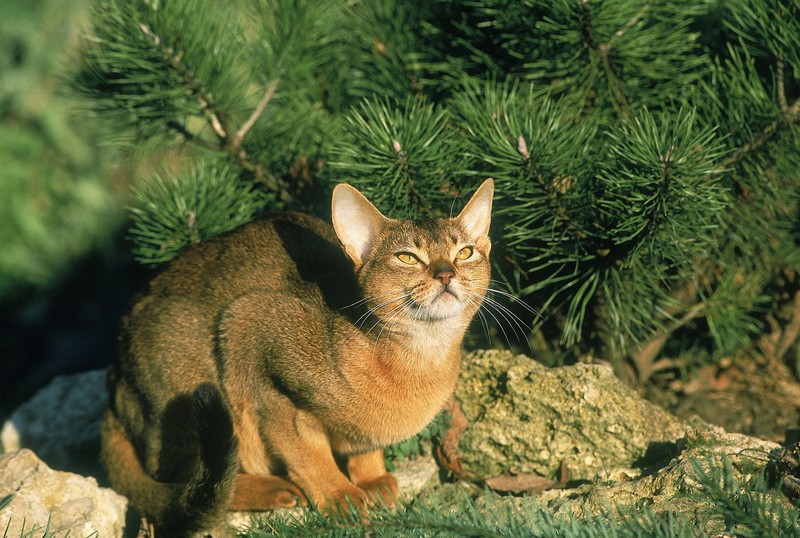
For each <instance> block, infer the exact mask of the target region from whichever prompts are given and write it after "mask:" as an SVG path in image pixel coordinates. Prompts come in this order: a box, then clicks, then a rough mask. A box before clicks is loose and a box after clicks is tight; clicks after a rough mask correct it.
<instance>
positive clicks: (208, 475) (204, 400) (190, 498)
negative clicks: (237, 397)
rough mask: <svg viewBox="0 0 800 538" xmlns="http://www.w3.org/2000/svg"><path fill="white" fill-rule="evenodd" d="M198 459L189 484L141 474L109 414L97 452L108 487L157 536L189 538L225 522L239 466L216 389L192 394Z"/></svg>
mask: <svg viewBox="0 0 800 538" xmlns="http://www.w3.org/2000/svg"><path fill="white" fill-rule="evenodd" d="M192 400H193V405H194V411H195V415H196V416H197V426H198V439H199V444H200V458H199V464H198V465H197V469H196V471H195V473H194V476H193V477H192V479H191V480H190V481H189V482H187V483H182V484H171V483H165V482H159V481H157V480H154V479H153V478H152V477H151V476H150V475H149V474H148V473H147V471H146V470H145V469H144V467H143V466H142V463H141V461H140V460H139V457H138V455H137V454H136V451H135V449H134V447H133V444H132V443H131V441H130V438H129V437H128V435H127V433H126V431H125V429H124V428H123V426H122V424H120V422H119V420H118V419H117V418H116V417H115V416H114V414H113V412H111V411H110V410H109V411H107V412H106V415H105V418H104V420H103V424H102V427H101V429H102V432H101V433H102V434H101V440H102V443H101V447H102V449H101V452H102V458H103V461H104V464H105V467H106V469H107V470H108V473H109V478H110V479H111V483H112V486H113V487H114V489H116V490H117V491H119V492H120V493H122V494H124V495H126V496H127V497H128V498H129V500H130V502H131V504H132V505H133V506H135V507H136V508H137V509H138V510H139V511H140V512H142V513H143V514H144V515H145V516H146V517H147V518H148V520H149V521H150V522H151V523H153V524H154V525H155V526H156V532H157V533H158V535H160V536H188V535H190V534H192V533H194V532H196V531H200V530H208V529H211V528H214V527H215V526H217V525H218V524H220V523H221V522H222V521H224V516H225V511H226V508H227V504H228V502H229V501H230V499H231V497H232V495H233V489H234V485H235V479H236V474H237V472H238V463H237V459H236V439H235V437H234V434H233V423H232V421H231V417H230V414H229V413H228V410H227V407H226V406H225V403H224V401H223V399H222V395H221V394H220V393H219V390H218V389H217V388H216V387H214V386H213V385H201V386H200V387H199V388H197V389H196V390H195V392H194V394H193V398H192Z"/></svg>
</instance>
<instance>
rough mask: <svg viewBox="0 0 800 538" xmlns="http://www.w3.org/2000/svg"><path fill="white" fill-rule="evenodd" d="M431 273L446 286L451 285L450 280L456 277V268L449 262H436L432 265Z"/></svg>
mask: <svg viewBox="0 0 800 538" xmlns="http://www.w3.org/2000/svg"><path fill="white" fill-rule="evenodd" d="M430 271H431V274H433V278H435V279H437V280H439V281H441V283H442V284H444V285H445V286H447V285H448V284H450V279H452V278H453V277H455V276H456V268H455V267H453V264H452V263H450V262H449V261H447V260H436V261H435V262H433V263H431V265H430Z"/></svg>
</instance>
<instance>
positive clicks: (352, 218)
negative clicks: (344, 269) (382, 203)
mask: <svg viewBox="0 0 800 538" xmlns="http://www.w3.org/2000/svg"><path fill="white" fill-rule="evenodd" d="M331 213H332V217H333V219H332V220H333V229H334V230H335V231H336V236H337V237H338V238H339V241H341V243H342V246H343V247H344V251H345V254H347V257H348V258H350V259H351V260H353V263H354V264H355V265H356V269H358V268H359V267H361V266H362V265H364V262H365V261H367V257H368V256H369V254H370V252H372V249H373V247H374V246H375V244H376V243H377V242H378V239H379V238H380V234H381V231H382V230H383V225H384V223H385V222H386V221H388V220H389V219H387V218H386V217H384V216H383V214H382V213H381V212H380V211H378V208H376V207H375V206H374V205H372V203H371V202H370V201H369V200H367V199H366V197H364V195H363V194H361V193H360V192H359V191H358V190H357V189H355V188H354V187H351V186H350V185H348V184H346V183H341V184H339V185H336V187H335V188H334V189H333V198H332V200H331Z"/></svg>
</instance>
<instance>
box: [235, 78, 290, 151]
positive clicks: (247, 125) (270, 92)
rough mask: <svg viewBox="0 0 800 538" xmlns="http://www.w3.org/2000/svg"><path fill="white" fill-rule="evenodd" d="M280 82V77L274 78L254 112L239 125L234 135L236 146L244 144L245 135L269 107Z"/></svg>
mask: <svg viewBox="0 0 800 538" xmlns="http://www.w3.org/2000/svg"><path fill="white" fill-rule="evenodd" d="M278 82H279V79H277V78H276V79H275V80H273V81H272V82H271V83H270V84H269V86H267V89H266V90H265V91H264V95H262V96H261V100H260V101H259V102H258V104H257V105H256V107H255V108H254V109H253V112H252V114H250V117H249V118H247V120H246V121H245V122H244V123H243V124H242V126H241V127H239V130H238V131H236V134H235V135H234V137H233V140H232V143H233V145H234V146H235V147H237V148H238V147H239V146H241V144H242V140H243V139H244V137H245V135H247V133H248V132H250V129H252V128H253V125H255V124H256V122H257V121H258V118H260V117H261V114H263V113H264V110H265V109H266V108H267V105H268V104H269V102H270V101H271V100H272V97H273V96H274V95H275V91H276V90H277V89H278Z"/></svg>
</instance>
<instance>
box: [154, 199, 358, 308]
mask: <svg viewBox="0 0 800 538" xmlns="http://www.w3.org/2000/svg"><path fill="white" fill-rule="evenodd" d="M337 280H338V281H339V282H340V284H344V283H348V282H350V281H352V282H354V276H353V269H352V264H351V263H350V262H349V261H348V260H347V258H346V257H345V255H344V253H343V252H342V249H341V247H340V246H339V243H338V240H337V238H336V235H335V234H334V231H333V228H332V227H331V226H330V225H329V224H327V223H325V222H323V221H322V220H320V219H317V218H315V217H311V216H309V215H305V214H302V213H282V214H278V215H273V216H270V217H267V218H264V219H259V220H256V221H252V222H250V223H247V224H244V225H242V226H240V227H238V228H236V229H234V230H232V231H230V232H227V233H225V234H222V235H220V236H217V237H215V238H213V239H210V240H208V241H205V242H202V243H199V244H196V245H191V246H189V247H187V248H186V249H185V250H184V251H182V252H181V253H180V254H179V255H178V256H177V257H176V258H175V259H174V260H172V262H170V263H169V265H168V266H167V267H166V269H165V270H163V271H162V272H161V273H160V274H159V275H157V276H156V277H155V278H154V279H153V280H152V281H151V283H150V286H149V289H148V291H147V292H146V293H145V295H144V296H143V297H142V299H141V300H140V304H142V303H151V302H158V303H165V302H169V301H170V299H174V300H176V301H183V302H186V301H191V302H196V303H197V304H201V305H203V308H204V309H205V310H207V311H208V312H211V311H213V310H216V309H219V308H224V307H225V305H226V304H228V303H229V302H230V301H232V300H234V299H235V298H236V297H239V296H241V295H242V294H244V293H247V292H249V291H250V290H254V289H261V290H274V291H276V292H279V291H280V292H285V293H303V291H302V290H304V289H306V288H307V287H308V286H309V285H312V286H313V285H317V286H320V285H322V286H325V285H327V283H328V282H330V281H337ZM348 287H349V286H348Z"/></svg>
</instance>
